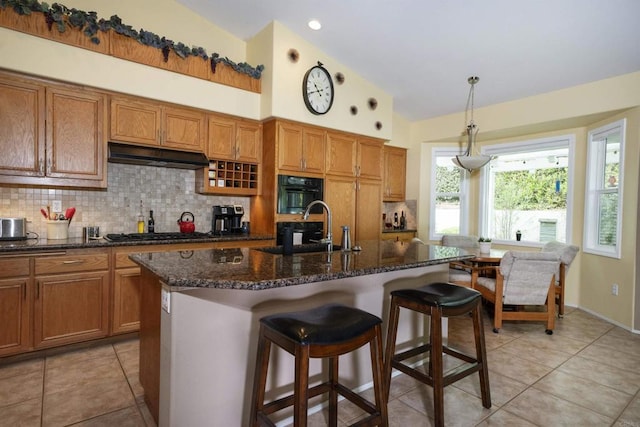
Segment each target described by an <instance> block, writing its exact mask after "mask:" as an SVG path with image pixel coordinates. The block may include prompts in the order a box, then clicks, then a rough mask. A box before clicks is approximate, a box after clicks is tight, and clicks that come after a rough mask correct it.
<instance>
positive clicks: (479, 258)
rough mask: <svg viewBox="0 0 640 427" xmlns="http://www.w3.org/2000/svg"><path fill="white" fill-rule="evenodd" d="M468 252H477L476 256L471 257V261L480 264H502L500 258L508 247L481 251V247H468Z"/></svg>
mask: <svg viewBox="0 0 640 427" xmlns="http://www.w3.org/2000/svg"><path fill="white" fill-rule="evenodd" d="M466 250H467V252H469V253H473V254H475V257H474V258H472V259H471V262H473V263H478V264H495V265H497V264H500V260H502V257H503V256H504V254H505V253H507V250H506V249H491V250H490V251H489V252H480V250H479V249H476V250H471V249H466Z"/></svg>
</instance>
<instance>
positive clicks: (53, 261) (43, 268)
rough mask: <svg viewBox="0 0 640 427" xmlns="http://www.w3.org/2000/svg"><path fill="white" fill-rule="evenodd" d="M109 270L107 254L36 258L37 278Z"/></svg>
mask: <svg viewBox="0 0 640 427" xmlns="http://www.w3.org/2000/svg"><path fill="white" fill-rule="evenodd" d="M108 268H109V257H108V255H107V254H106V253H98V254H88V255H66V256H60V257H51V258H36V276H38V275H42V274H55V273H70V272H75V271H94V270H107V269H108Z"/></svg>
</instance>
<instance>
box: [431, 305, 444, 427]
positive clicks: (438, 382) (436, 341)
mask: <svg viewBox="0 0 640 427" xmlns="http://www.w3.org/2000/svg"><path fill="white" fill-rule="evenodd" d="M430 335H431V338H430V341H431V353H430V360H431V361H430V362H429V365H430V366H431V368H432V373H431V378H433V410H434V419H435V425H436V426H437V427H443V426H444V378H443V377H444V373H443V362H442V309H441V308H438V307H432V309H431V327H430Z"/></svg>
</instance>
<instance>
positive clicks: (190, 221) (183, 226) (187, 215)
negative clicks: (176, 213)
mask: <svg viewBox="0 0 640 427" xmlns="http://www.w3.org/2000/svg"><path fill="white" fill-rule="evenodd" d="M194 221H195V218H194V217H193V214H192V213H191V212H182V216H180V219H179V220H178V225H179V226H180V232H181V233H193V232H194V231H196V224H195V222H194Z"/></svg>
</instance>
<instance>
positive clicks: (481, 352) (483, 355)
mask: <svg viewBox="0 0 640 427" xmlns="http://www.w3.org/2000/svg"><path fill="white" fill-rule="evenodd" d="M472 314H473V335H474V338H475V341H476V359H477V360H478V362H479V363H481V364H482V368H481V369H480V371H479V372H478V374H479V375H480V393H481V394H482V406H484V407H485V408H491V390H490V389H489V368H488V366H487V348H486V345H485V341H484V327H483V325H482V303H481V302H478V305H477V306H476V308H474V309H473V313H472Z"/></svg>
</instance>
